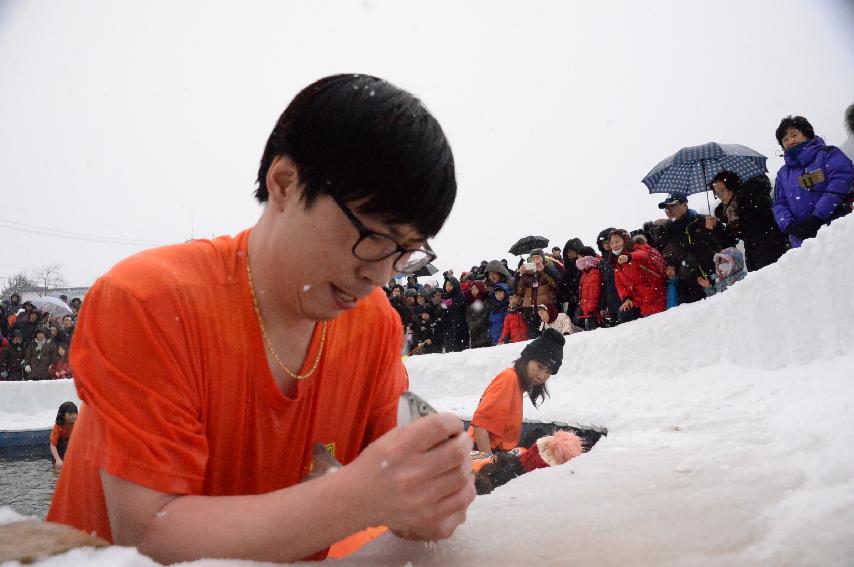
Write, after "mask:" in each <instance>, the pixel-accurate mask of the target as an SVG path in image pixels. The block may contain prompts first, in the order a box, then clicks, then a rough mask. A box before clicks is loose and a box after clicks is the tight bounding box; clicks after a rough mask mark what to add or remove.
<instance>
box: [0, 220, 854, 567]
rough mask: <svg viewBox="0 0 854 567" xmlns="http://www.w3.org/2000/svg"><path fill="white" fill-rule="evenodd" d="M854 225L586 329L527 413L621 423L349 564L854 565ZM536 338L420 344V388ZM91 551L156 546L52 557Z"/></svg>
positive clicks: (468, 408)
mask: <svg viewBox="0 0 854 567" xmlns="http://www.w3.org/2000/svg"><path fill="white" fill-rule="evenodd" d="M851 242H854V219H852V218H851V217H849V218H848V219H845V220H843V221H839V222H836V223H835V224H834V225H833V226H831V227H830V228H828V229H823V230H822V232H821V234H820V236H819V238H817V239H815V240H812V241H808V242H807V243H806V244H805V245H804V247H803V248H801V249H799V250H794V251H791V252H789V253H787V254H786V255H785V256H784V257H783V258H782V259H781V260H780V261H779V262H778V263H777V264H775V265H773V266H770V267H768V268H766V269H764V270H762V271H761V272H758V273H755V274H751V275H750V276H749V277H748V278H747V279H746V280H744V281H742V282H739V283H738V284H736V285H735V286H734V287H733V288H731V289H730V290H729V291H727V292H726V293H724V294H722V295H718V296H715V297H713V298H711V299H709V300H706V301H703V302H700V303H697V304H692V305H687V306H682V307H679V308H677V309H675V310H672V311H669V312H667V313H664V314H660V315H656V316H653V317H651V318H648V319H645V320H641V321H638V322H635V323H631V324H629V325H625V326H622V327H618V328H615V329H603V330H597V331H594V332H592V333H583V334H577V335H573V336H570V337H568V340H567V344H566V348H565V358H564V365H563V367H562V369H561V372H560V373H559V374H558V375H556V376H555V377H554V378H552V380H551V381H550V382H549V388H550V390H551V398H550V399H549V400H547V401H546V403H545V404H544V405H543V406H542V408H541V409H540V410H539V411H537V410H534V408H532V407H531V406H530V404H528V405H527V406H526V412H527V417H528V418H531V419H541V420H549V421H551V420H560V421H566V422H569V423H582V424H595V425H602V426H606V427H607V428H608V430H609V435H608V437H607V438H602V439H601V440H600V441H599V443H598V444H597V445H596V447H595V448H594V449H593V451H592V452H590V453H588V454H585V455H582V456H580V457H579V458H577V459H575V460H573V461H571V462H569V463H567V464H566V465H563V466H560V467H554V468H551V469H543V470H538V471H535V472H533V473H530V474H528V475H525V476H523V477H521V478H518V479H516V480H514V481H513V482H511V483H510V484H508V485H505V486H503V487H501V488H499V489H498V490H496V491H495V492H494V493H492V494H491V495H488V496H481V497H478V498H477V500H476V501H475V503H474V504H473V505H472V507H471V509H470V513H469V515H468V520H467V522H466V523H465V524H464V525H463V526H461V527H460V528H459V529H458V530H457V532H456V533H455V534H454V536H453V537H452V538H451V539H449V540H447V541H443V542H440V543H438V544H435V545H426V544H416V543H411V542H405V541H401V540H398V539H396V538H394V537H393V536H391V535H386V536H383V537H381V538H379V539H378V540H376V541H375V542H373V543H372V544H370V545H368V546H367V547H365V548H363V549H362V550H361V551H359V552H358V553H357V554H356V555H354V556H353V557H351V558H349V559H346V560H340V561H338V562H337V563H336V565H341V566H342V567H343V566H367V565H394V566H403V565H406V564H407V563H411V564H413V565H418V566H421V565H425V566H430V565H490V566H494V565H521V564H532V565H570V564H572V565H674V566H675V565H679V566H685V565H775V566H778V565H846V564H849V565H850V564H851V563H852V561H854V448H852V447H854V443H852V438H854V293H852V287H851V286H852V281H854V266H852V264H851V260H850V257H849V255H848V254H847V249H848V248H849V247H850V243H851ZM522 346H523V345H520V344H516V345H507V346H502V347H495V348H490V349H482V350H477V351H467V352H463V353H457V354H447V355H427V356H421V357H414V358H411V359H409V360H408V362H407V365H408V367H409V371H410V378H411V384H412V389H413V390H414V391H415V392H417V393H419V394H420V395H422V396H424V397H425V398H427V399H428V400H430V401H431V402H433V403H434V405H435V406H436V407H438V408H439V409H442V410H449V411H454V412H457V413H458V414H459V415H460V416H462V417H469V416H470V415H471V413H472V411H473V408H474V407H475V405H476V403H477V400H478V398H479V396H480V394H481V393H482V391H483V389H484V387H485V386H486V385H487V383H488V382H489V381H490V380H491V379H492V377H493V376H494V375H495V374H496V373H497V372H498V371H500V370H501V369H503V368H505V367H506V366H508V365H509V364H510V363H511V362H512V361H513V359H514V358H515V357H516V356H517V355H518V354H519V352H520V351H521V349H522ZM7 513H8V511H7ZM0 521H2V517H0ZM226 563H228V562H220V561H199V562H195V563H192V564H191V565H194V566H196V567H201V566H205V565H222V564H226ZM232 563H234V564H237V563H235V562H232ZM84 564H85V565H105V566H106V565H135V566H136V565H140V566H141V565H151V564H152V563H151V562H150V561H149V560H148V559H146V558H143V557H141V556H139V555H138V554H136V553H135V552H134V551H132V550H128V549H126V548H109V549H106V550H101V551H85V550H77V551H74V552H71V553H70V554H67V555H65V556H61V557H58V558H54V559H51V560H47V561H43V562H41V563H39V565H42V566H48V565H51V566H52V565H57V566H59V565H61V566H62V567H69V566H74V565H84Z"/></svg>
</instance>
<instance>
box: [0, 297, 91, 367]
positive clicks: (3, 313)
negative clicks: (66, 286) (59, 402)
mask: <svg viewBox="0 0 854 567" xmlns="http://www.w3.org/2000/svg"><path fill="white" fill-rule="evenodd" d="M60 299H61V300H62V301H64V302H67V303H68V306H69V308H70V310H71V313H70V314H62V315H53V314H51V313H49V312H47V311H39V309H37V308H36V306H35V305H34V304H33V303H32V302H31V301H23V302H22V301H21V296H20V294H18V293H14V292H13V293H12V294H11V295H10V296H9V298H8V299H5V300H3V301H2V302H0V380H8V381H19V380H54V379H60V378H72V373H71V367H70V366H69V364H68V353H69V350H70V348H71V338H72V337H73V336H74V328H75V325H76V324H77V313H78V312H79V310H80V306H81V304H82V302H81V300H80V298H77V297H75V298H73V299H72V300H71V301H70V302H69V301H68V298H67V297H65V296H63V297H60Z"/></svg>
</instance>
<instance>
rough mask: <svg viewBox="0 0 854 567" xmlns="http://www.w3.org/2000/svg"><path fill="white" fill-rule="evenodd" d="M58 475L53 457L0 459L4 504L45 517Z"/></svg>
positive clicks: (1, 500) (0, 495)
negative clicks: (52, 460)
mask: <svg viewBox="0 0 854 567" xmlns="http://www.w3.org/2000/svg"><path fill="white" fill-rule="evenodd" d="M57 478H58V475H57V474H56V473H55V472H54V470H53V463H52V462H51V460H50V459H49V458H48V459H45V458H35V457H28V458H23V459H0V506H10V507H12V509H13V510H15V511H16V512H18V513H19V514H24V515H28V516H29V515H32V516H37V517H38V518H40V519H42V520H43V519H44V518H45V516H46V515H47V509H48V508H49V507H50V499H51V497H53V488H54V486H56V479H57Z"/></svg>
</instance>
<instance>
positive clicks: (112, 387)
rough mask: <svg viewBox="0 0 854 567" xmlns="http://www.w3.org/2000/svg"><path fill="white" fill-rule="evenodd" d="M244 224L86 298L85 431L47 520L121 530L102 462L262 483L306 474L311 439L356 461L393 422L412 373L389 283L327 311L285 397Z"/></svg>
mask: <svg viewBox="0 0 854 567" xmlns="http://www.w3.org/2000/svg"><path fill="white" fill-rule="evenodd" d="M249 232H250V231H249V230H247V231H244V232H242V233H240V234H239V235H238V236H236V237H234V238H232V237H220V238H217V239H215V240H211V241H208V240H204V241H193V242H190V243H186V244H180V245H176V246H169V247H165V248H158V249H154V250H149V251H147V252H143V253H141V254H139V255H136V256H134V257H132V258H129V259H128V260H125V261H124V262H121V263H120V264H118V265H117V266H115V267H114V268H113V269H112V270H111V271H110V272H109V273H108V274H107V275H105V276H104V277H102V278H100V279H99V280H98V281H97V282H96V283H95V285H94V287H93V288H92V289H91V290H90V291H89V293H87V295H86V302H85V304H84V306H83V309H82V311H81V314H80V320H79V322H78V324H77V330H76V332H75V335H74V349H73V350H72V351H71V365H72V368H73V370H74V376H75V382H76V385H77V389H78V394H79V396H80V399H81V400H83V407H82V408H81V412H80V416H79V418H78V421H77V425H76V429H77V432H76V433H75V437H77V438H78V441H80V442H78V443H74V444H73V446H72V447H71V448H70V449H69V453H68V455H67V459H66V464H65V466H64V468H63V470H62V475H61V476H60V479H59V482H58V483H57V488H56V493H55V495H54V498H53V502H52V504H51V508H50V511H49V513H48V520H49V521H53V522H60V523H64V524H69V525H71V526H73V527H75V528H78V529H81V530H83V531H86V532H92V531H94V532H95V533H96V534H97V535H98V536H99V537H102V538H104V539H106V540H108V541H112V537H111V532H110V525H109V520H108V517H107V509H106V505H105V502H104V496H103V492H102V490H101V482H100V479H99V473H98V469H101V468H102V469H104V470H105V471H106V472H108V473H110V474H112V475H114V476H118V477H120V478H122V479H125V480H128V481H130V482H133V483H136V484H139V485H142V486H145V487H148V488H150V489H153V490H156V491H159V492H164V493H169V494H185V495H209V496H218V495H252V494H264V493H267V492H270V491H274V490H278V489H281V488H285V487H288V486H292V485H294V484H296V483H298V482H299V481H300V479H301V478H302V477H303V476H304V475H305V474H307V473H308V470H309V466H310V464H311V452H312V445H313V444H314V443H315V442H320V443H323V444H325V445H326V446H327V448H328V449H329V450H330V451H331V452H332V453H333V454H334V456H335V458H337V459H338V460H339V461H341V462H342V463H344V464H347V463H349V462H350V461H352V460H353V459H354V458H355V457H356V456H357V455H358V454H359V453H360V452H361V451H362V449H364V447H365V446H367V445H368V444H369V443H371V442H372V441H373V440H374V439H376V438H377V437H379V436H380V435H382V434H383V433H385V432H386V431H388V430H389V429H391V428H392V427H394V426H395V424H396V411H397V404H398V398H399V396H400V394H401V393H402V392H403V391H404V390H405V389H406V388H407V377H406V370H405V368H404V367H403V363H402V361H401V359H400V351H401V348H402V340H403V337H402V334H401V331H400V319H399V318H398V316H397V313H396V312H395V311H394V309H392V307H391V305H390V304H389V302H388V300H387V299H386V297H385V295H384V294H383V292H382V290H380V289H377V290H375V291H374V292H373V293H372V294H371V295H369V296H368V297H366V298H364V299H362V300H361V301H359V303H358V305H357V306H356V307H355V308H354V309H352V310H350V311H348V312H345V313H343V314H341V315H339V316H338V317H337V318H335V319H334V320H332V321H330V322H329V324H328V327H327V334H326V343H325V346H324V350H323V353H322V356H321V358H320V363H319V365H318V367H317V370H316V371H315V373H314V374H313V375H312V377H311V378H309V379H307V380H303V381H299V382H297V385H296V392H295V394H294V397H293V398H289V397H286V396H285V395H284V394H282V392H281V391H280V390H279V389H278V387H277V385H276V382H275V380H274V378H273V375H272V373H271V371H270V368H269V366H268V363H267V354H266V350H265V347H264V341H263V339H262V336H261V331H260V327H259V324H258V319H257V316H256V314H255V310H254V307H253V303H252V297H251V295H250V289H249V284H248V278H247V273H246V262H247V259H246V244H247V240H248V236H249ZM282 277H283V278H286V277H287V274H282ZM320 328H321V325H317V328H316V329H315V331H314V335H313V336H312V339H311V344H310V346H309V349H308V353H307V355H306V358H305V362H304V366H303V368H301V369H300V370H299V373H305V372H307V371H308V370H309V368H310V367H311V366H312V365H313V364H314V360H315V357H316V354H317V351H318V348H319V346H320V335H321V332H320Z"/></svg>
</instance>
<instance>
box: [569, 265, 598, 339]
mask: <svg viewBox="0 0 854 567" xmlns="http://www.w3.org/2000/svg"><path fill="white" fill-rule="evenodd" d="M601 261H602V259H601V258H600V257H599V256H582V257H581V258H579V259H578V260H576V261H575V266H576V267H577V268H578V269H579V270H581V281H580V282H579V284H578V297H579V299H578V321H579V323H580V324H581V325H582V326H583V327H584V328H585V329H587V330H588V331H590V330H592V329H595V328H596V327H598V326H599V325H600V324H601V321H600V320H599V299H600V298H601V296H602V270H600V269H599V265H600V263H601Z"/></svg>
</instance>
